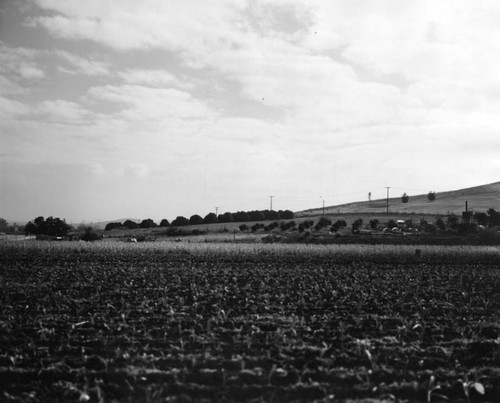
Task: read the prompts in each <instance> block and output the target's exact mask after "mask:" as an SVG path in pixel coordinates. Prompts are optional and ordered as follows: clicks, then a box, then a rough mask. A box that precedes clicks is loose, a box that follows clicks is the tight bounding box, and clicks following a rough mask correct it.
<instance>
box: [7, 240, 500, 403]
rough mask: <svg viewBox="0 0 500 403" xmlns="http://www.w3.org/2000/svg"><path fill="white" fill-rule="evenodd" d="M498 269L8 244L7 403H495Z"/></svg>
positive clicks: (464, 262)
mask: <svg viewBox="0 0 500 403" xmlns="http://www.w3.org/2000/svg"><path fill="white" fill-rule="evenodd" d="M417 248H418V250H416V249H417ZM499 263H500V249H499V248H498V247H459V246H457V247H433V246H418V247H415V246H410V245H400V246H388V245H384V246H383V245H364V246H359V245H283V244H275V245H264V244H193V243H191V244H187V243H161V244H160V243H158V244H156V243H149V244H148V243H140V244H131V243H129V244H127V243H105V242H102V243H94V244H91V243H65V242H59V243H58V242H45V243H43V242H37V241H26V242H22V241H18V242H7V241H4V242H2V243H0V401H6V402H39V401H42V402H49V401H50V402H54V401H55V402H57V401H59V402H67V401H79V402H87V401H88V402H109V401H119V402H127V401H130V402H136V401H139V402H160V401H163V402H189V401H199V402H211V401H216V402H224V401H248V402H252V401H255V402H258V401H287V402H289V401H317V402H361V401H364V402H439V401H447V400H448V401H454V402H469V401H472V402H475V401H481V402H498V401H499V399H500V397H499V396H500V265H499Z"/></svg>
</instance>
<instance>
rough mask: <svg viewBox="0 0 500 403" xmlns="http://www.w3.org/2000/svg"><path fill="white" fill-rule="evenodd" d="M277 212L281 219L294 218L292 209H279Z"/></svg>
mask: <svg viewBox="0 0 500 403" xmlns="http://www.w3.org/2000/svg"><path fill="white" fill-rule="evenodd" d="M279 213H280V219H281V220H293V218H294V214H293V211H291V210H285V211H281V210H280V212H279Z"/></svg>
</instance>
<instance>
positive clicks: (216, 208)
mask: <svg viewBox="0 0 500 403" xmlns="http://www.w3.org/2000/svg"><path fill="white" fill-rule="evenodd" d="M218 212H219V207H215V216H216V217H217V213H218Z"/></svg>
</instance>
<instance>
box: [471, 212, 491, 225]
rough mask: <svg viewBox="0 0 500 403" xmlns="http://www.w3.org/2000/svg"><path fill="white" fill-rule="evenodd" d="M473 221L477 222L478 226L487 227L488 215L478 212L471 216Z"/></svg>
mask: <svg viewBox="0 0 500 403" xmlns="http://www.w3.org/2000/svg"><path fill="white" fill-rule="evenodd" d="M473 217H474V220H476V221H477V223H478V224H479V225H488V214H486V213H483V212H478V213H474V214H473Z"/></svg>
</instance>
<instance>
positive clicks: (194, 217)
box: [189, 214, 203, 225]
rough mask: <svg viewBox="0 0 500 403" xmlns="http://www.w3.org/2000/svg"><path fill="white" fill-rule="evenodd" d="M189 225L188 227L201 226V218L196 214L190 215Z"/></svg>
mask: <svg viewBox="0 0 500 403" xmlns="http://www.w3.org/2000/svg"><path fill="white" fill-rule="evenodd" d="M189 224H190V225H200V224H203V218H201V216H199V215H198V214H195V215H192V216H191V217H189Z"/></svg>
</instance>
